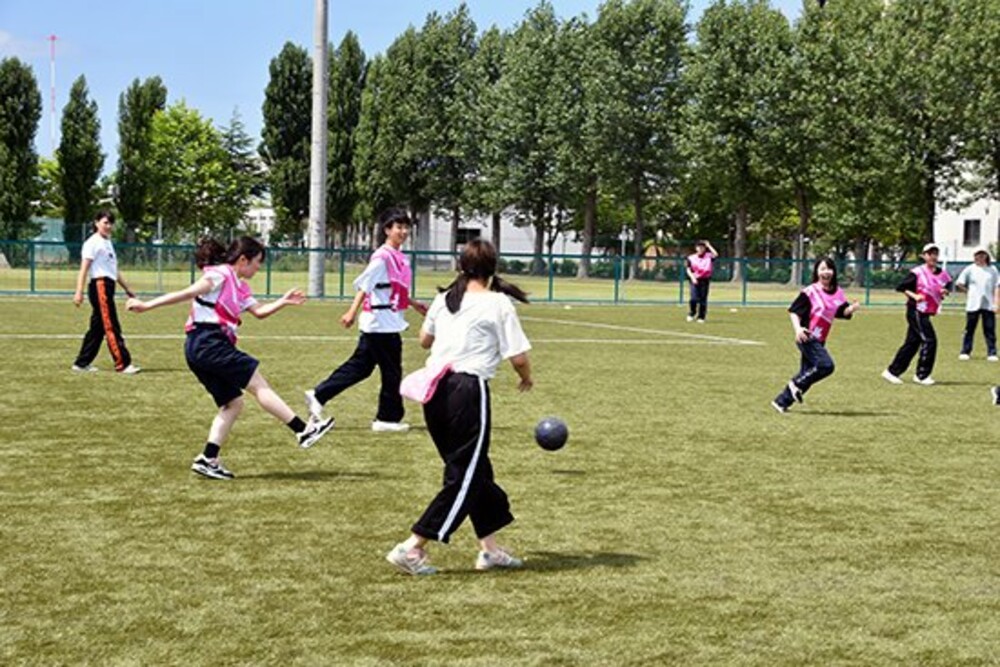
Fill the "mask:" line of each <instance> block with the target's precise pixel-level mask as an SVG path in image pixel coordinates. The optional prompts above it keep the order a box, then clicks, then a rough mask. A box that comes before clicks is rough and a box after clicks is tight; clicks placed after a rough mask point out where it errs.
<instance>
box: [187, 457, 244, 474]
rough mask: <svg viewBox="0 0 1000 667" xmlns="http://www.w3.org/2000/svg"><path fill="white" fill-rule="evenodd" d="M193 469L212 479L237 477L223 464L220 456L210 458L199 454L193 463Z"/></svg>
mask: <svg viewBox="0 0 1000 667" xmlns="http://www.w3.org/2000/svg"><path fill="white" fill-rule="evenodd" d="M191 470H193V471H195V472H196V473H198V474H199V475H202V476H204V477H209V478H211V479H233V478H234V477H236V475H234V474H233V473H232V472H230V471H229V470H227V469H226V467H225V466H223V465H222V461H221V460H219V459H218V458H214V459H210V458H208V457H207V456H205V455H204V454H199V455H198V458H196V459H195V460H194V463H192V464H191Z"/></svg>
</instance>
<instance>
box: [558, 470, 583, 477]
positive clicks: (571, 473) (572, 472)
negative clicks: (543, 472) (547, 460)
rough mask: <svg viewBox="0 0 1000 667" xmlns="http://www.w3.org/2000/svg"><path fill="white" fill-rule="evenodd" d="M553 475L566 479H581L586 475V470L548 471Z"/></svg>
mask: <svg viewBox="0 0 1000 667" xmlns="http://www.w3.org/2000/svg"><path fill="white" fill-rule="evenodd" d="M549 472H550V473H552V474H553V475H566V476H568V477H582V476H583V475H586V474H587V471H586V470H550V471H549Z"/></svg>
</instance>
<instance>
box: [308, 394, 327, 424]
mask: <svg viewBox="0 0 1000 667" xmlns="http://www.w3.org/2000/svg"><path fill="white" fill-rule="evenodd" d="M305 394H306V412H308V413H309V421H314V422H321V421H323V404H322V403H320V402H319V401H318V400H316V391H315V390H313V389H310V390H308V391H307V392H306V393H305Z"/></svg>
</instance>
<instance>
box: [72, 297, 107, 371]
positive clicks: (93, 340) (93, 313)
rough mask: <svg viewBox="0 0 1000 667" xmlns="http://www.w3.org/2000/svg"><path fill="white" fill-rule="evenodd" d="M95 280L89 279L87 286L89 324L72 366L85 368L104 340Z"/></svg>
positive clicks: (95, 355) (102, 321) (94, 357)
mask: <svg viewBox="0 0 1000 667" xmlns="http://www.w3.org/2000/svg"><path fill="white" fill-rule="evenodd" d="M95 283H96V281H94V280H91V281H90V284H89V285H88V286H87V301H88V302H89V303H90V326H89V327H88V328H87V333H86V334H85V335H84V336H83V343H81V345H80V352H79V354H77V355H76V361H74V362H73V365H74V366H77V367H78V368H86V367H87V366H89V365H90V364H91V363H93V361H94V359H96V358H97V353H98V352H100V350H101V341H103V340H104V319H103V318H102V317H101V306H100V303H99V302H98V300H97V287H96V286H95Z"/></svg>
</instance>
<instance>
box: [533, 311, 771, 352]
mask: <svg viewBox="0 0 1000 667" xmlns="http://www.w3.org/2000/svg"><path fill="white" fill-rule="evenodd" d="M521 319H522V320H525V321H528V322H548V323H550V324H565V325H566V326H572V327H590V328H592V329H608V330H610V331H628V332H629V333H642V334H653V335H656V336H677V337H679V338H689V339H691V340H697V341H701V342H704V343H712V344H716V345H766V343H762V342H761V341H757V340H746V339H743V338H727V337H724V336H708V335H706V334H693V333H687V332H685V331H671V330H669V329H644V328H642V327H626V326H622V325H620V324H605V323H603V322H583V321H578V320H557V319H549V318H547V317H521Z"/></svg>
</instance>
